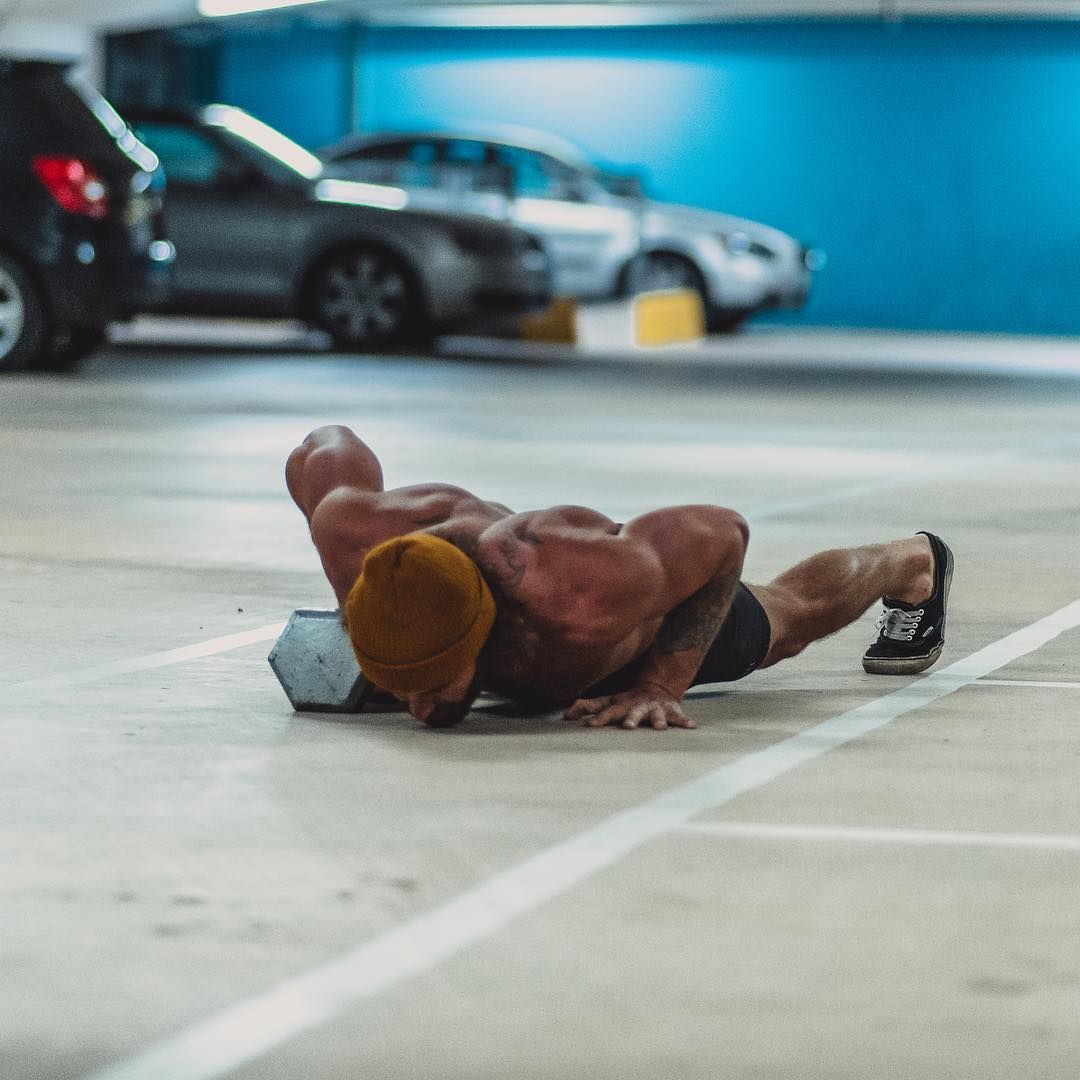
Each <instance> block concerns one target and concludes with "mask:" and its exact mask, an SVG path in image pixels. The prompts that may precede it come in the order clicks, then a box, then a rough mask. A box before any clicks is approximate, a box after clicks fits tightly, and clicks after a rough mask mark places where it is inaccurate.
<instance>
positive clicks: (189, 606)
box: [0, 335, 1080, 1080]
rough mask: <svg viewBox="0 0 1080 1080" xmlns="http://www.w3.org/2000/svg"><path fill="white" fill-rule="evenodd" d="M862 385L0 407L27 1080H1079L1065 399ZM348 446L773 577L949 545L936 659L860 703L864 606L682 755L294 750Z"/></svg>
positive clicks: (805, 374) (873, 377) (10, 1068)
mask: <svg viewBox="0 0 1080 1080" xmlns="http://www.w3.org/2000/svg"><path fill="white" fill-rule="evenodd" d="M789 337H790V335H789ZM754 348H758V349H759V351H760V346H757V345H755V346H754ZM860 348H862V350H863V354H862V358H861V362H860V363H856V362H855V361H854V359H853V357H852V355H850V353H851V350H850V348H848V349H847V350H846V351H845V350H843V349H838V350H837V354H836V357H835V361H836V362H835V363H831V362H830V356H829V351H828V349H826V348H824V347H823V346H822V344H821V341H820V340H818V341H816V343H815V346H814V350H810V351H815V356H816V362H815V364H814V366H812V367H811V366H802V365H793V364H791V363H790V362H789V361H790V355H787V354H789V353H790V352H791V351H793V350H794V351H797V342H795V343H792V342H791V341H790V340H787V341H785V344H784V346H783V348H782V349H780V350H778V351H776V352H775V355H773V356H772V358H771V361H770V362H769V363H764V362H760V363H759V362H758V360H760V357H759V358H758V360H755V359H754V358H753V357H746V356H743V357H741V358H740V357H739V356H727V357H725V356H724V355H720V354H718V355H716V356H712V357H709V358H706V359H704V360H703V358H702V357H700V356H697V357H693V358H686V359H683V360H680V359H678V358H673V357H667V358H665V360H664V361H663V362H662V363H660V362H655V363H653V362H646V363H639V362H629V363H600V362H586V361H581V360H578V361H572V360H569V359H567V358H566V357H558V356H555V357H550V356H539V355H533V356H531V357H530V358H528V359H522V358H519V360H518V361H517V362H501V363H500V362H496V361H494V360H492V359H490V358H489V359H487V360H485V361H483V362H469V361H468V360H466V359H462V358H459V357H457V356H454V357H449V358H447V357H444V358H442V359H437V360H436V359H427V360H421V359H418V360H411V359H392V360H385V359H384V360H369V359H363V358H347V357H345V358H334V357H328V356H325V355H323V354H321V353H319V352H318V351H317V350H314V351H313V350H311V349H305V348H303V347H301V346H297V347H296V348H295V349H293V350H290V349H289V348H286V349H281V348H279V349H277V350H276V351H266V352H264V353H262V354H259V355H252V354H250V352H244V351H243V350H237V349H232V350H222V351H217V352H206V351H199V350H186V351H185V350H179V349H170V348H168V347H165V346H162V345H155V346H153V347H147V348H144V349H139V348H137V347H134V346H128V347H125V348H115V349H114V350H112V351H111V352H106V353H104V354H102V355H101V356H99V357H97V358H95V359H93V360H92V361H90V362H89V363H88V364H87V365H86V366H85V367H84V369H83V370H82V372H81V373H80V374H79V375H77V376H75V377H73V378H69V379H65V378H47V377H39V376H21V377H12V378H7V379H4V380H3V382H2V385H0V400H2V401H3V405H2V406H0V409H2V416H3V423H2V424H0V448H2V451H3V456H4V460H5V462H6V467H5V469H4V471H3V473H2V476H0V495H2V499H3V502H2V505H3V507H4V514H3V516H2V518H0V571H3V573H2V576H0V613H2V620H0V671H2V673H3V675H2V681H3V683H4V684H6V687H5V691H4V693H5V700H6V702H7V707H6V708H5V709H4V710H3V723H2V725H0V865H2V867H3V871H4V872H3V874H2V875H0V972H2V975H0V1016H2V1017H3V1022H2V1023H0V1076H3V1077H5V1078H7V1077H11V1078H12V1080H30V1078H44V1077H48V1078H62V1077H78V1076H85V1075H88V1074H94V1075H95V1076H96V1077H98V1078H99V1080H101V1078H105V1077H108V1078H110V1080H118V1078H120V1077H125V1078H134V1077H140V1078H145V1080H163V1078H181V1077H182V1078H193V1077H211V1076H223V1075H235V1076H239V1077H245V1078H252V1080H254V1078H260V1080H262V1078H270V1080H278V1078H282V1080H283V1078H295V1077H320V1078H323V1077H325V1078H329V1080H337V1078H340V1080H354V1078H356V1077H378V1078H402V1080H406V1078H408V1080H416V1078H417V1077H424V1078H429V1077H430V1078H438V1080H450V1078H454V1080H457V1078H460V1080H519V1078H520V1080H526V1078H527V1080H566V1078H571V1077H579V1076H593V1077H599V1078H605V1080H606V1078H609V1077H611V1078H614V1077H619V1078H642V1080H644V1078H650V1080H651V1078H655V1077H658V1076H662V1077H673V1078H674V1077H677V1078H688V1080H689V1078H698V1077H701V1078H706V1077H708V1078H710V1080H711V1078H715V1077H737V1078H739V1080H743V1078H745V1080H750V1078H753V1080H780V1078H784V1080H787V1078H799V1080H818V1078H820V1080H846V1078H852V1080H855V1078H858V1080H865V1078H874V1080H884V1078H898V1080H899V1078H905V1080H907V1078H911V1077H920V1078H930V1077H933V1078H939V1077H940V1078H944V1077H948V1078H971V1080H991V1078H998V1077H1000V1078H1003V1080H1004V1078H1008V1080H1015V1078H1016V1077H1024V1078H1025V1080H1028V1078H1036V1077H1038V1078H1052V1080H1057V1078H1064V1077H1067V1076H1068V1077H1071V1076H1074V1075H1075V1071H1076V1062H1077V1061H1078V1060H1080V741H1078V738H1077V729H1076V716H1077V707H1078V706H1080V655H1078V653H1080V649H1078V646H1080V630H1078V629H1077V624H1078V623H1080V606H1077V605H1076V604H1075V601H1077V598H1078V597H1080V569H1078V560H1077V555H1078V552H1077V539H1076V536H1077V531H1078V526H1080V469H1078V468H1077V465H1076V458H1077V450H1078V449H1080V379H1075V378H1069V377H1066V376H1064V375H1059V376H1058V377H1056V378H1046V377H1043V378H1036V377H1007V378H1006V377H1002V376H1000V375H996V376H995V375H992V374H986V373H982V374H980V373H979V372H978V370H977V369H975V368H973V369H971V370H969V371H968V372H967V373H964V374H956V373H953V374H950V373H948V370H947V369H949V368H950V367H951V366H952V365H951V359H955V356H956V355H957V352H956V351H954V352H952V353H950V349H953V350H958V351H964V350H967V352H968V353H970V351H971V350H970V345H964V344H963V343H959V342H957V341H956V340H952V341H949V340H944V341H939V342H937V344H936V345H934V347H933V348H932V349H931V350H930V351H931V352H934V353H935V355H938V356H939V357H940V358H941V361H942V363H941V364H940V365H939V366H938V370H936V371H935V370H928V369H927V368H926V367H925V366H923V367H920V368H913V369H910V370H905V369H904V365H903V364H900V363H897V362H894V361H895V359H896V355H895V341H893V340H890V339H887V338H883V339H881V340H879V341H875V340H873V339H871V338H867V339H866V340H865V343H864V345H862V346H860ZM1039 348H1043V346H1040V345H1037V344H1033V345H1032V346H1030V349H1031V350H1032V352H1031V355H1034V353H1035V352H1036V351H1037V350H1038V349H1039ZM935 350H936V352H935ZM1028 350H1029V346H1027V345H1025V344H1024V343H1022V342H1013V343H1010V344H1009V345H1008V347H1007V352H1008V354H1009V357H1010V361H1009V363H1010V365H1011V364H1013V363H1016V364H1018V365H1019V366H1020V367H1022V366H1023V363H1024V359H1025V356H1027V355H1029V353H1028ZM751 351H753V350H751ZM457 352H458V353H463V354H467V353H468V352H469V350H468V348H465V347H459V348H458V349H457ZM765 352H768V350H765ZM721 353H722V350H721ZM841 354H843V355H841ZM882 357H884V358H885V359H887V360H889V362H888V363H884V364H881V365H879V364H878V361H879V360H880V359H881V358H882ZM1044 369H1045V368H1044ZM329 421H340V422H345V423H349V424H351V425H353V426H354V427H355V428H356V429H357V430H358V431H359V432H361V433H362V434H363V435H364V436H365V437H366V438H368V440H369V441H370V442H371V444H372V445H373V446H374V448H375V449H376V450H377V452H378V453H379V454H380V456H381V457H382V458H383V460H384V463H385V467H386V474H387V481H388V483H390V484H404V483H411V482H414V481H420V480H430V479H442V480H448V481H452V482H455V483H459V484H462V485H464V486H467V487H470V488H473V489H475V490H477V491H478V492H480V493H482V494H484V495H486V496H488V497H491V498H494V499H498V500H500V501H504V502H506V503H509V504H511V505H514V506H517V507H521V508H527V507H531V506H538V505H543V504H550V503H555V502H580V503H586V504H591V505H595V506H597V507H599V508H600V509H603V510H605V511H606V512H608V513H609V514H611V515H613V516H615V517H617V518H625V517H627V516H629V515H631V514H634V513H636V512H640V511H643V510H646V509H649V508H651V507H655V506H658V505H664V504H670V503H677V502H689V501H716V502H720V503H725V504H728V505H732V506H735V507H736V508H738V509H740V510H742V511H743V512H744V513H746V514H747V516H748V517H749V518H750V520H751V524H752V539H751V546H750V553H749V558H748V564H747V577H748V579H750V580H762V579H766V578H768V577H770V576H771V575H773V574H774V573H775V572H777V571H778V570H780V569H782V568H784V567H785V566H787V565H789V564H791V563H793V562H794V561H796V560H798V559H799V558H801V557H803V556H804V555H807V554H809V553H811V552H813V551H815V550H818V549H821V548H825V547H829V546H833V545H836V544H841V545H847V544H856V543H860V542H869V541H873V540H878V539H887V538H891V537H895V536H900V535H905V534H907V533H909V532H911V531H913V530H915V529H918V528H931V529H933V530H935V531H939V532H940V533H941V534H942V535H943V536H944V537H945V538H946V539H947V540H948V541H949V543H950V545H951V546H952V547H953V549H954V551H955V552H956V556H957V571H956V579H955V584H954V589H953V599H952V605H951V611H950V632H949V635H948V644H947V646H946V654H945V657H944V658H943V660H942V662H941V663H940V664H939V666H938V668H937V669H935V672H934V673H932V674H931V675H929V676H927V677H921V678H917V679H882V678H874V677H871V676H867V675H864V674H863V672H862V670H861V667H860V664H859V656H860V655H861V653H862V650H863V649H864V648H865V646H866V644H867V643H868V642H869V641H870V640H871V639H872V638H873V634H874V627H873V619H874V614H873V613H870V614H868V615H867V616H866V618H864V619H863V620H862V621H861V622H860V623H859V624H857V625H855V626H853V627H851V628H849V629H848V630H846V631H844V632H842V633H841V634H839V635H837V636H836V637H834V638H832V639H830V640H829V641H827V642H824V643H822V644H820V645H818V646H817V647H815V648H814V649H812V650H811V651H809V652H808V653H806V654H804V655H803V656H802V657H799V658H797V659H796V660H793V661H790V662H788V663H786V664H783V665H781V666H779V667H778V668H775V669H772V670H770V671H768V672H763V673H759V674H756V675H754V676H752V677H751V678H749V679H747V680H746V681H744V682H741V683H738V684H735V685H732V686H728V687H725V688H722V689H721V688H709V689H705V690H702V691H698V692H696V693H695V694H694V696H693V697H692V699H691V700H690V702H689V705H688V708H689V710H690V711H691V712H692V713H693V715H694V716H695V717H697V718H698V720H699V721H700V725H701V726H700V728H699V729H698V730H697V731H694V732H679V731H669V732H666V733H657V732H651V731H637V732H624V731H619V730H601V731H595V730H588V729H584V728H579V727H577V726H572V725H567V724H566V723H565V722H563V721H562V720H561V719H560V718H558V717H556V716H549V717H539V718H530V719H521V718H515V717H513V716H509V715H506V714H505V713H503V712H500V711H498V710H490V709H489V710H485V711H480V712H477V713H475V714H474V715H473V716H472V717H471V718H470V719H469V720H468V721H467V722H466V723H465V724H464V725H463V726H462V727H461V728H459V729H457V730H455V731H452V732H435V731H429V730H426V729H422V728H420V727H418V726H417V725H415V724H414V723H413V722H412V721H411V720H410V719H408V718H407V717H403V716H400V715H393V714H377V715H370V716H363V717H360V718H344V719H343V718H326V717H324V716H316V715H302V714H294V713H292V712H291V711H290V709H289V707H288V704H287V702H286V700H285V698H284V696H283V695H282V694H281V692H280V689H279V687H278V685H277V683H276V681H275V680H274V678H273V676H272V674H271V672H270V670H269V668H268V666H267V665H266V659H265V658H266V653H267V651H268V650H269V647H270V644H271V641H272V637H273V634H274V628H275V626H276V625H277V624H279V623H280V621H281V620H283V619H284V618H285V617H286V616H287V615H288V613H289V611H291V610H292V609H293V608H295V607H299V606H329V605H330V603H331V597H330V593H329V589H328V587H327V586H326V585H325V584H324V582H323V581H322V579H321V576H320V573H319V568H318V563H317V561H316V559H315V556H314V552H313V550H312V549H311V547H310V544H309V541H308V539H307V536H306V531H305V528H304V525H303V521H302V519H301V518H300V515H299V513H298V512H297V511H296V510H295V508H294V507H293V506H292V504H291V503H290V501H289V499H288V497H287V494H286V492H285V489H284V484H283V479H282V469H283V463H284V460H285V456H286V455H287V453H288V452H289V450H290V449H291V448H292V447H293V446H294V445H295V444H296V443H297V441H299V439H301V438H302V437H303V435H304V434H305V433H306V432H307V431H308V430H310V429H311V428H312V427H314V426H315V425H317V424H321V423H324V422H329ZM1069 605H1072V606H1069ZM1061 609H1065V611H1064V612H1063V614H1061V615H1059V616H1057V617H1056V618H1054V619H1051V621H1049V622H1048V621H1047V617H1048V616H1052V615H1053V613H1055V612H1059V611H1061ZM236 635H240V636H236Z"/></svg>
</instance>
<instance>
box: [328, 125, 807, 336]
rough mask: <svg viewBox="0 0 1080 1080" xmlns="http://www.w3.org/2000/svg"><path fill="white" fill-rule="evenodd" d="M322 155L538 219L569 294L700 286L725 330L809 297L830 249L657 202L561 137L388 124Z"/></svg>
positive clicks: (479, 208) (534, 222)
mask: <svg viewBox="0 0 1080 1080" xmlns="http://www.w3.org/2000/svg"><path fill="white" fill-rule="evenodd" d="M320 156H321V157H322V158H323V160H324V161H326V163H327V168H328V171H330V172H331V173H333V174H334V175H337V176H343V177H350V178H352V179H355V180H366V181H368V182H371V183H388V184H395V185H397V186H399V187H401V188H403V189H405V190H406V191H408V193H409V205H410V206H415V207H424V208H430V209H442V210H450V209H452V210H458V211H467V212H469V213H474V214H483V215H485V216H487V217H491V218H498V219H500V220H507V221H512V222H513V223H515V224H517V225H521V226H522V227H524V228H526V229H528V230H529V232H531V233H533V234H535V235H537V236H539V237H540V238H541V239H542V240H543V242H544V244H545V246H546V247H547V250H548V253H549V255H550V256H551V260H552V272H553V275H554V288H555V291H556V293H558V294H560V295H565V296H573V297H578V298H581V299H594V298H607V297H614V296H624V295H627V294H630V293H634V292H641V291H645V290H649V289H663V288H684V287H689V288H693V289H696V290H697V291H698V292H699V293H700V294H701V296H702V299H703V300H704V303H705V310H706V313H707V318H708V324H709V328H710V329H713V330H722V329H732V328H734V327H735V326H737V325H739V323H741V322H742V321H743V320H744V319H745V318H746V317H747V316H749V315H751V314H753V313H755V312H758V311H763V310H767V309H770V308H798V307H801V306H802V305H803V304H804V303H805V301H806V298H807V294H808V292H809V289H810V279H811V271H812V269H813V268H815V266H816V265H818V264H819V262H820V259H821V256H820V253H818V252H815V251H810V250H808V249H806V248H804V247H803V246H802V245H801V244H800V243H799V242H798V241H797V240H795V239H793V238H792V237H791V236H788V235H787V234H786V233H783V232H781V231H780V230H778V229H773V228H770V227H769V226H767V225H762V224H760V223H758V222H756V221H748V220H746V219H744V218H738V217H732V216H731V215H729V214H721V213H716V212H714V211H709V210H700V209H696V208H694V207H688V206H677V205H672V204H667V203H660V202H654V201H652V200H651V199H648V198H646V197H645V195H644V193H643V191H642V189H641V185H640V183H639V182H638V180H637V178H636V177H634V176H632V175H628V174H619V173H612V172H608V171H605V170H604V169H601V168H599V167H597V166H596V165H594V164H592V163H590V162H589V161H588V160H587V158H586V157H585V156H584V155H583V154H582V153H581V152H580V151H578V150H576V149H575V148H574V147H573V146H572V145H571V144H568V143H565V142H564V141H563V140H561V139H555V138H553V137H551V136H538V135H535V134H530V135H529V136H526V137H520V136H517V135H515V136H514V137H512V138H507V137H501V136H500V137H487V136H486V135H485V136H481V135H472V134H463V133H448V132H384V133H382V134H378V135H367V136H364V135H353V136H350V137H348V138H346V139H344V140H342V141H341V142H338V143H336V144H334V145H332V146H329V147H326V148H324V149H323V150H322V151H320Z"/></svg>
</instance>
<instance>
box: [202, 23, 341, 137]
mask: <svg viewBox="0 0 1080 1080" xmlns="http://www.w3.org/2000/svg"><path fill="white" fill-rule="evenodd" d="M217 59H218V65H217V70H218V79H217V86H216V87H215V93H214V99H215V100H216V101H223V102H226V103H227V104H229V105H239V106H240V107H241V108H244V109H247V110H248V111H249V112H251V113H253V114H254V115H255V116H257V117H259V119H260V120H265V121H266V122H267V123H268V124H273V125H274V126H275V127H277V128H278V129H279V130H280V131H283V132H284V133H285V134H286V135H289V136H290V137H292V138H293V139H296V140H297V141H298V142H301V143H304V144H305V145H308V146H320V145H323V144H324V143H326V142H329V141H331V140H333V139H335V138H337V137H338V136H339V135H340V134H341V133H342V132H343V131H348V130H349V129H350V128H351V126H352V120H353V112H352V100H351V98H352V97H353V95H354V93H355V91H354V87H355V75H356V64H357V49H356V36H355V33H354V32H353V31H351V30H349V29H347V28H342V27H340V26H334V27H327V26H308V25H305V24H303V23H291V22H283V23H280V24H275V26H274V28H273V29H271V30H268V31H257V30H256V31H241V32H234V33H231V34H224V35H223V36H222V38H221V41H220V43H219V45H218V56H217Z"/></svg>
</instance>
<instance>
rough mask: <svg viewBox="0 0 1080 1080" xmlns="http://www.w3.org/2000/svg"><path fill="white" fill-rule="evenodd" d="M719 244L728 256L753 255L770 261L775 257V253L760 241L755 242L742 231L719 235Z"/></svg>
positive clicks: (736, 230)
mask: <svg viewBox="0 0 1080 1080" xmlns="http://www.w3.org/2000/svg"><path fill="white" fill-rule="evenodd" d="M720 242H721V243H722V244H723V245H724V247H725V249H726V250H727V252H728V253H729V254H730V255H753V256H755V257H756V258H758V259H765V260H766V261H771V260H773V259H775V258H776V257H777V255H776V252H775V251H773V249H772V248H771V247H769V246H768V245H767V244H763V243H762V242H761V241H760V240H755V239H754V238H753V237H752V236H751V235H750V234H749V233H747V232H743V230H742V229H733V230H732V231H731V232H723V233H721V234H720Z"/></svg>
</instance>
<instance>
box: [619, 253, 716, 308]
mask: <svg viewBox="0 0 1080 1080" xmlns="http://www.w3.org/2000/svg"><path fill="white" fill-rule="evenodd" d="M624 285H625V292H626V293H627V294H628V295H631V296H632V295H633V294H634V293H639V292H656V291H657V290H660V289H693V290H694V291H695V292H696V293H698V295H699V296H700V297H701V299H702V301H703V302H704V303H705V305H706V308H707V307H708V297H707V296H706V295H705V281H704V279H703V278H702V276H701V272H700V271H699V270H698V268H697V267H696V266H695V265H694V264H693V263H692V262H691V261H690V260H689V259H688V258H686V257H685V256H684V255H677V254H675V252H673V251H649V252H646V253H645V254H644V255H639V256H638V257H637V258H636V259H634V261H633V262H632V263H630V265H629V267H628V268H627V271H626V276H625V281H624Z"/></svg>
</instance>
